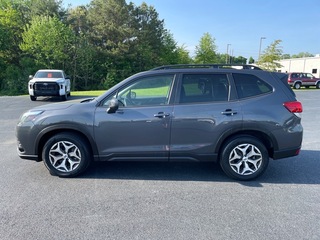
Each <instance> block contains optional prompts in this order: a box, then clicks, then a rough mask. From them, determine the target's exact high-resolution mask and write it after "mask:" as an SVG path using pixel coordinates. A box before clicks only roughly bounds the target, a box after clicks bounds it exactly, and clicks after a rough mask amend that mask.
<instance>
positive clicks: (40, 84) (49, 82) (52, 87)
mask: <svg viewBox="0 0 320 240" xmlns="http://www.w3.org/2000/svg"><path fill="white" fill-rule="evenodd" d="M28 89H29V95H30V99H31V101H36V100H37V97H39V96H60V97H61V99H62V100H64V101H66V100H67V98H68V96H70V92H71V82H70V77H68V76H67V75H66V74H65V73H64V71H63V70H51V69H43V70H39V71H37V72H36V74H35V75H34V76H32V75H30V76H29V84H28Z"/></svg>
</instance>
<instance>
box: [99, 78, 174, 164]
mask: <svg viewBox="0 0 320 240" xmlns="http://www.w3.org/2000/svg"><path fill="white" fill-rule="evenodd" d="M173 81H174V75H172V74H171V75H154V76H149V77H142V78H139V79H137V80H133V81H131V82H130V83H129V84H127V85H126V86H123V87H121V88H119V89H118V90H117V91H116V93H115V94H113V95H112V96H109V97H108V98H107V99H106V100H105V101H104V103H103V104H101V106H100V107H98V108H97V109H96V113H95V120H94V121H95V124H94V125H95V126H94V128H95V129H94V132H95V139H96V143H97V147H98V151H99V154H100V158H101V159H102V160H130V159H132V160H150V159H154V160H168V156H169V139H170V127H171V117H172V113H173V105H172V104H170V98H171V94H170V93H171V88H172V86H173ZM112 98H117V99H118V101H119V102H120V103H122V104H121V106H120V107H119V109H118V110H117V111H116V112H115V113H112V114H110V113H107V108H108V102H109V100H111V99H112Z"/></svg>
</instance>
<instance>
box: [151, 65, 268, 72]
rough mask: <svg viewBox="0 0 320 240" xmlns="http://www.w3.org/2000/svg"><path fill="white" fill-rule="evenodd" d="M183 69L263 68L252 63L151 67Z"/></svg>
mask: <svg viewBox="0 0 320 240" xmlns="http://www.w3.org/2000/svg"><path fill="white" fill-rule="evenodd" d="M180 68H181V69H183V68H218V69H221V68H222V69H228V68H232V69H251V70H262V69H261V68H259V67H257V66H254V65H250V64H175V65H164V66H160V67H156V68H153V69H151V70H152V71H154V70H165V69H180Z"/></svg>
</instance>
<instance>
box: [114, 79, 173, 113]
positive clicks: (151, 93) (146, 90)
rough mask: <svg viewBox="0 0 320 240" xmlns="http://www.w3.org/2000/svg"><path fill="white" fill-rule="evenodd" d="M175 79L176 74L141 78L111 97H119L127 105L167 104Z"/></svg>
mask: <svg viewBox="0 0 320 240" xmlns="http://www.w3.org/2000/svg"><path fill="white" fill-rule="evenodd" d="M173 79H174V75H158V76H151V77H145V78H141V79H138V80H137V81H134V82H132V83H130V84H129V85H127V86H126V87H124V88H121V89H119V91H117V93H116V94H115V95H113V96H112V97H111V98H117V99H118V100H119V101H120V102H121V103H122V104H123V106H125V107H135V106H152V105H167V104H169V100H170V99H169V98H170V90H171V86H172V83H173ZM111 98H110V99H111ZM110 99H109V100H110Z"/></svg>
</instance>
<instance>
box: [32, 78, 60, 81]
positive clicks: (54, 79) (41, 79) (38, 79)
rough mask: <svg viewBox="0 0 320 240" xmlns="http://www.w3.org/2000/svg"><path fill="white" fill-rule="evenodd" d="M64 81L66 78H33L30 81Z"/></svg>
mask: <svg viewBox="0 0 320 240" xmlns="http://www.w3.org/2000/svg"><path fill="white" fill-rule="evenodd" d="M58 81H64V78H33V79H31V80H30V81H29V82H58Z"/></svg>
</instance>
